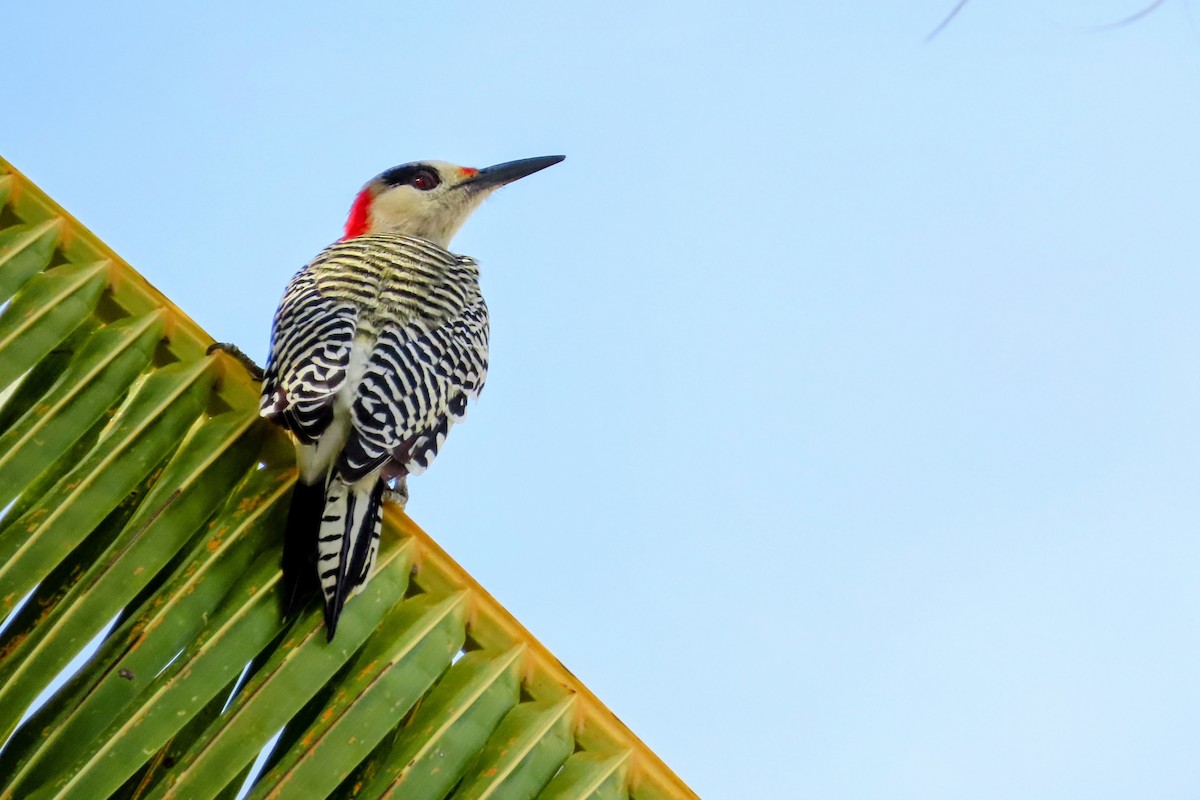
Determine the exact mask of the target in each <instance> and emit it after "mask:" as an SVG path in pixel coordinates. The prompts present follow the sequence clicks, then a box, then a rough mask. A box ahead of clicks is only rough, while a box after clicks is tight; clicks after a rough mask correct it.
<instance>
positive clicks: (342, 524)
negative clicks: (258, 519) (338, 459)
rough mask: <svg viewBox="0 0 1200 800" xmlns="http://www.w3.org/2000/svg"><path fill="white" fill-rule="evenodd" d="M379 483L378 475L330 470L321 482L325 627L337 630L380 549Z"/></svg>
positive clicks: (321, 577)
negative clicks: (352, 476) (349, 476)
mask: <svg viewBox="0 0 1200 800" xmlns="http://www.w3.org/2000/svg"><path fill="white" fill-rule="evenodd" d="M384 488H385V486H384V483H383V481H381V480H379V478H378V476H377V475H372V476H369V477H368V478H365V479H363V480H360V481H358V482H357V483H351V484H347V483H345V482H344V481H343V480H342V479H341V477H340V476H339V475H338V471H337V470H336V469H334V471H333V474H332V475H331V476H330V478H329V483H328V484H327V486H326V487H325V509H324V511H323V512H322V514H321V527H320V530H319V532H318V534H317V578H318V580H319V582H320V584H321V593H322V594H323V595H324V597H325V631H326V635H327V637H328V640H329V641H331V642H332V641H333V635H334V634H335V633H336V632H337V623H338V617H340V616H341V614H342V606H344V605H345V604H346V598H348V597H349V596H350V593H351V592H352V591H353V590H354V589H355V588H356V587H358V586H361V585H362V584H364V583H366V581H367V578H368V577H370V575H371V570H372V569H373V568H374V566H375V556H376V555H377V554H378V553H379V531H380V528H381V527H382V524H383V514H382V513H381V511H382V508H381V506H382V503H383V491H384Z"/></svg>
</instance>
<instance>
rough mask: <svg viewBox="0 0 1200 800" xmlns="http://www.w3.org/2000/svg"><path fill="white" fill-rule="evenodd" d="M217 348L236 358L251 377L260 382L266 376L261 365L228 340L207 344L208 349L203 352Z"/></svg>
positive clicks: (214, 350)
mask: <svg viewBox="0 0 1200 800" xmlns="http://www.w3.org/2000/svg"><path fill="white" fill-rule="evenodd" d="M217 350H220V351H222V352H224V353H227V354H228V355H231V356H233V357H234V358H235V359H237V361H238V363H240V364H241V365H242V366H243V367H245V368H246V371H247V372H249V373H250V377H251V378H253V379H254V380H256V381H258V382H259V383H262V380H263V377H265V376H266V373H265V372H263V368H262V367H260V366H259V365H258V364H255V363H254V360H253V359H252V358H250V356H248V355H246V354H245V353H243V352H242V348H240V347H238V346H237V345H236V344H231V343H229V342H213V343H212V344H210V345H209V346H208V350H207V351H205V352H206V353H209V354H211V353H214V352H216V351H217Z"/></svg>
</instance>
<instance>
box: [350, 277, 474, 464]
mask: <svg viewBox="0 0 1200 800" xmlns="http://www.w3.org/2000/svg"><path fill="white" fill-rule="evenodd" d="M487 340H488V315H487V306H486V305H484V302H483V298H482V297H479V298H477V299H476V301H475V302H474V303H472V304H471V305H470V306H468V307H466V308H464V309H462V310H461V311H460V312H459V314H458V315H457V316H456V317H455V318H453V319H451V320H448V321H446V322H444V323H442V324H440V325H437V326H432V327H431V326H429V325H427V324H425V323H423V322H419V321H414V322H410V323H409V324H407V325H405V326H403V327H392V328H387V329H385V330H384V331H383V332H382V333H381V334H380V336H379V339H378V340H377V341H376V343H375V347H374V349H373V350H372V352H371V355H370V357H369V359H368V361H367V367H366V371H365V372H364V374H363V378H362V380H361V381H360V382H359V384H358V387H357V392H356V397H355V402H354V407H353V410H352V419H353V426H352V427H353V430H352V433H351V434H350V439H349V441H348V442H347V443H346V447H345V449H344V450H343V451H342V455H341V458H340V459H339V460H338V470H339V471H340V472H342V473H343V474H345V475H347V476H348V477H352V478H353V477H356V476H361V475H365V474H366V473H367V472H370V471H371V470H374V469H377V468H379V467H380V466H383V465H388V466H389V467H390V468H391V469H393V470H399V471H401V472H403V473H404V474H407V475H419V474H420V473H421V472H423V471H424V470H426V469H428V468H429V465H430V464H431V463H433V459H434V458H435V457H436V456H437V454H438V451H439V450H440V449H441V446H442V443H443V442H444V441H445V440H446V435H447V434H448V433H449V432H450V427H451V426H452V425H454V423H456V422H460V421H462V419H463V418H464V417H465V416H466V413H467V403H468V402H469V401H471V400H474V399H475V398H476V397H478V396H479V393H480V392H481V391H482V390H483V384H484V382H485V381H486V380H487V366H488V349H487V347H488V345H487Z"/></svg>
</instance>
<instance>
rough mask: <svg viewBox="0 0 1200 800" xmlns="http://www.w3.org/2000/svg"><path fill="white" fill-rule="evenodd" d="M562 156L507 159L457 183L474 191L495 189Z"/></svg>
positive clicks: (537, 170) (554, 161)
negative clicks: (518, 159)
mask: <svg viewBox="0 0 1200 800" xmlns="http://www.w3.org/2000/svg"><path fill="white" fill-rule="evenodd" d="M564 158H566V156H538V157H537V158H522V159H521V160H520V161H508V162H505V163H503V164H497V165H495V166H494V167H486V168H484V169H481V170H479V172H477V173H475V175H474V176H473V177H471V178H468V179H467V180H466V181H464V182H463V183H461V184H459V185H460V186H462V187H463V188H465V189H469V190H471V191H475V192H478V191H485V190H488V189H496V188H498V187H500V186H503V185H504V184H506V183H512V182H513V181H515V180H520V179H521V178H524V177H525V176H526V175H532V174H533V173H535V172H539V171H541V170H543V169H545V168H546V167H552V166H554V165H555V164H557V163H558V162H560V161H562V160H563V159H564Z"/></svg>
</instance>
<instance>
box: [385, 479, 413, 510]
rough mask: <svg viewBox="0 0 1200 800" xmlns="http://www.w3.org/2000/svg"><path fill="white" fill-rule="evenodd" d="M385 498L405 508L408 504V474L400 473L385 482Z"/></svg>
mask: <svg viewBox="0 0 1200 800" xmlns="http://www.w3.org/2000/svg"><path fill="white" fill-rule="evenodd" d="M384 485H385V486H386V487H387V488H385V489H384V490H383V499H384V500H386V501H388V502H390V503H395V504H396V505H398V506H400V508H404V507H405V506H406V505H408V476H407V475H400V476H398V477H394V478H390V479H388V481H387V482H386V483H385V484H384Z"/></svg>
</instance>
